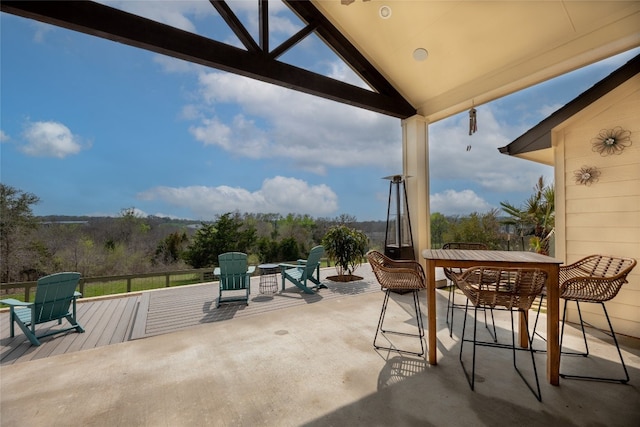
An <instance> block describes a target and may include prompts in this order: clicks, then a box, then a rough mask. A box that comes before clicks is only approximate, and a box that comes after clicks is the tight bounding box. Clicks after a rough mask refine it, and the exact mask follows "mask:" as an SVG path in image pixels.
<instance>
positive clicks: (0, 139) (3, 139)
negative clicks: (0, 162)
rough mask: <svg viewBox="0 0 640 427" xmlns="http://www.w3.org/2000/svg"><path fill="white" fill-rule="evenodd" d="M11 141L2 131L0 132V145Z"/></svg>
mask: <svg viewBox="0 0 640 427" xmlns="http://www.w3.org/2000/svg"><path fill="white" fill-rule="evenodd" d="M9 140H11V137H10V136H9V135H7V134H6V133H5V132H4V131H3V130H0V143H2V142H7V141H9Z"/></svg>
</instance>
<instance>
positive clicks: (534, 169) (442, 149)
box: [429, 105, 553, 193]
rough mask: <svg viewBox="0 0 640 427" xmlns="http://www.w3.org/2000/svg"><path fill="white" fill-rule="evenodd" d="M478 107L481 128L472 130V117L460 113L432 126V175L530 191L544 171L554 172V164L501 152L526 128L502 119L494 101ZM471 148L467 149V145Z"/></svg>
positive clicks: (504, 189) (485, 187)
mask: <svg viewBox="0 0 640 427" xmlns="http://www.w3.org/2000/svg"><path fill="white" fill-rule="evenodd" d="M477 110H478V131H477V132H476V133H474V134H473V135H471V136H470V135H469V133H468V129H469V128H468V120H469V119H468V117H467V115H466V114H460V115H458V116H456V117H454V118H451V119H449V120H443V121H441V122H438V123H435V124H433V125H432V126H430V131H429V147H430V148H429V157H430V176H431V179H432V180H434V179H439V180H444V181H448V180H451V181H453V180H455V181H459V182H460V181H471V182H475V183H476V184H477V185H479V186H480V187H481V188H482V189H483V190H487V191H491V192H499V193H505V192H515V191H529V190H530V189H531V188H532V187H533V185H534V184H535V182H536V181H537V179H538V177H539V176H540V175H545V176H552V173H553V172H552V168H551V167H550V166H545V165H541V164H538V163H534V162H531V161H526V160H522V159H519V158H516V157H512V156H507V155H505V154H501V153H500V152H499V151H498V148H499V147H503V146H505V145H507V144H509V143H510V142H511V141H512V140H513V139H515V138H516V137H518V136H519V135H520V134H522V133H523V132H525V131H526V129H523V128H512V127H510V126H509V125H508V124H506V123H499V122H498V121H497V120H496V119H495V117H494V115H493V112H492V107H491V106H490V105H484V106H482V107H479V108H477ZM468 145H470V146H471V149H470V150H469V151H467V146H468Z"/></svg>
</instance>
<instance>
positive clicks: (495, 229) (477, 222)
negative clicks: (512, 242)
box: [444, 209, 501, 249]
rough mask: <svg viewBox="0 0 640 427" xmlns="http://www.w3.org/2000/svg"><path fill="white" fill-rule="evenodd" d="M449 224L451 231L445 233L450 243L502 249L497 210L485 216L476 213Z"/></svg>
mask: <svg viewBox="0 0 640 427" xmlns="http://www.w3.org/2000/svg"><path fill="white" fill-rule="evenodd" d="M449 224H450V225H449V229H448V230H447V231H446V232H445V233H444V238H445V240H446V241H448V242H480V243H485V244H486V245H487V246H489V247H490V248H492V249H495V248H497V247H500V243H501V237H500V221H499V220H498V210H497V209H493V210H491V211H489V212H486V213H484V214H480V213H478V212H474V213H472V214H471V215H469V216H465V217H461V218H457V219H456V220H455V221H451V222H450V223H449Z"/></svg>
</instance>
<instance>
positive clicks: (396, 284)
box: [367, 251, 426, 356]
mask: <svg viewBox="0 0 640 427" xmlns="http://www.w3.org/2000/svg"><path fill="white" fill-rule="evenodd" d="M367 259H368V260H369V264H370V265H371V268H372V270H373V273H374V274H375V276H376V279H377V280H378V283H380V287H381V288H382V290H383V291H384V301H383V302H382V309H381V310H380V318H379V319H378V327H377V329H376V335H375V337H374V339H373V346H374V347H375V348H376V349H384V350H389V351H396V352H399V353H409V354H415V355H417V356H422V355H423V354H424V340H423V338H424V325H423V321H422V312H421V311H420V300H419V298H418V292H419V291H420V290H421V289H425V288H426V280H425V275H424V271H423V269H422V266H421V265H420V264H419V263H417V262H415V261H405V260H393V259H391V258H388V257H386V256H385V255H383V254H381V253H380V252H378V251H369V252H367ZM393 290H402V291H410V292H411V293H412V295H413V306H414V309H415V313H416V323H417V326H418V333H417V334H412V333H407V332H399V331H391V330H388V329H384V317H385V314H386V311H387V305H388V303H389V294H390V293H391V291H393ZM380 332H381V333H382V334H396V335H404V336H409V337H416V338H418V339H419V340H420V351H419V352H417V351H408V350H402V349H399V348H397V347H384V346H380V345H378V344H377V340H378V333H380Z"/></svg>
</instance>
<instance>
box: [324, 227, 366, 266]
mask: <svg viewBox="0 0 640 427" xmlns="http://www.w3.org/2000/svg"><path fill="white" fill-rule="evenodd" d="M322 246H324V250H325V253H326V254H327V257H328V258H329V260H331V261H333V262H335V266H336V271H337V272H338V275H339V276H351V275H353V273H354V271H356V269H357V268H358V267H359V266H360V264H362V259H363V258H364V256H365V255H366V253H367V248H368V246H369V238H368V237H367V235H366V234H364V233H363V232H362V231H359V230H355V229H353V228H349V227H347V226H346V225H336V226H333V227H331V228H330V229H329V231H327V233H326V234H325V235H324V237H323V238H322Z"/></svg>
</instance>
